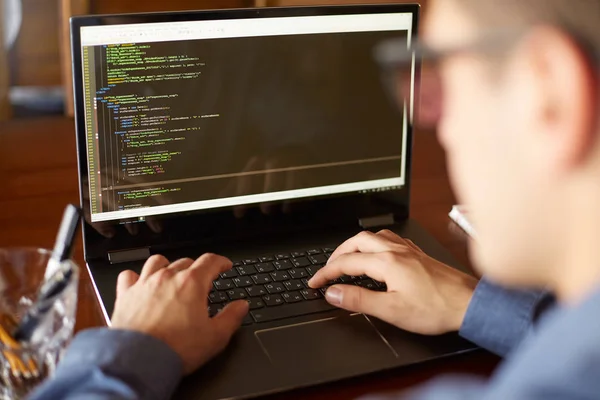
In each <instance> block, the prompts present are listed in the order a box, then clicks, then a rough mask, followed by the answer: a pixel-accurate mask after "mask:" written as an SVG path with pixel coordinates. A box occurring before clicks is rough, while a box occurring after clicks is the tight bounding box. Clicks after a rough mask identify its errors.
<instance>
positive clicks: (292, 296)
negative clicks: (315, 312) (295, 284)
mask: <svg viewBox="0 0 600 400" xmlns="http://www.w3.org/2000/svg"><path fill="white" fill-rule="evenodd" d="M281 297H283V299H284V300H285V302H286V303H297V302H299V301H302V300H304V297H302V295H301V294H300V292H286V293H283V294H282V295H281Z"/></svg>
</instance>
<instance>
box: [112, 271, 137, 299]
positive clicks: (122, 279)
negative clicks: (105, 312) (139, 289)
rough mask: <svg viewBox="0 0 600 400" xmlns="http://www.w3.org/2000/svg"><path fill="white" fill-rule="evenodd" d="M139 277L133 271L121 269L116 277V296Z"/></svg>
mask: <svg viewBox="0 0 600 400" xmlns="http://www.w3.org/2000/svg"><path fill="white" fill-rule="evenodd" d="M139 278H140V276H139V275H138V274H136V273H135V272H133V271H129V270H127V271H123V272H121V273H120V274H119V277H118V278H117V298H118V297H119V296H122V295H123V293H125V291H126V290H127V289H129V288H130V287H132V286H133V285H134V284H135V283H136V282H137V281H138V279H139Z"/></svg>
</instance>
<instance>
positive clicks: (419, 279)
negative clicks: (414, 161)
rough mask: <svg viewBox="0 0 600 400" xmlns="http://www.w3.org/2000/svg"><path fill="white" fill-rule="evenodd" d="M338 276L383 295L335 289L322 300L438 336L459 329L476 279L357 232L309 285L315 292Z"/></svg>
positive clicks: (403, 244) (396, 240) (398, 242)
mask: <svg viewBox="0 0 600 400" xmlns="http://www.w3.org/2000/svg"><path fill="white" fill-rule="evenodd" d="M342 275H351V276H359V275H367V276H369V277H370V278H372V279H375V280H376V281H380V282H385V283H386V284H387V293H382V292H375V291H370V290H367V289H363V288H360V287H358V286H349V285H335V286H332V287H331V288H329V289H328V290H327V292H326V296H325V297H326V298H327V301H329V302H330V303H331V304H333V305H336V306H338V307H341V308H344V309H347V310H349V311H354V312H360V313H364V314H369V315H372V316H374V317H377V318H379V319H381V320H384V321H386V322H389V323H391V324H393V325H396V326H397V327H399V328H402V329H405V330H408V331H411V332H415V333H420V334H425V335H438V334H443V333H447V332H452V331H457V330H458V329H460V326H461V324H462V321H463V319H464V316H465V313H466V311H467V307H468V305H469V302H470V300H471V297H472V295H473V290H474V289H475V286H476V285H477V280H476V279H475V278H473V277H471V276H469V275H467V274H464V273H462V272H460V271H457V270H455V269H453V268H451V267H449V266H447V265H444V264H442V263H440V262H439V261H436V260H434V259H433V258H431V257H429V256H427V255H426V254H425V253H424V252H423V251H422V250H421V249H419V248H418V247H417V246H416V245H415V244H414V243H412V242H411V241H410V240H407V239H402V238H401V237H399V236H397V235H396V234H394V233H393V232H391V231H388V230H384V231H381V232H379V233H377V234H374V233H371V232H362V233H360V234H358V235H356V236H355V237H353V238H352V239H349V240H348V241H346V242H345V243H343V244H342V245H341V246H340V247H338V248H337V250H336V251H335V252H334V253H333V254H332V255H331V257H330V259H329V262H328V263H327V265H326V266H325V267H323V268H322V269H321V270H319V271H318V272H317V273H316V274H315V276H314V277H313V278H312V279H311V280H310V282H309V284H310V286H311V287H312V288H318V287H321V286H324V285H325V284H327V282H329V281H331V280H334V279H336V278H338V277H340V276H342Z"/></svg>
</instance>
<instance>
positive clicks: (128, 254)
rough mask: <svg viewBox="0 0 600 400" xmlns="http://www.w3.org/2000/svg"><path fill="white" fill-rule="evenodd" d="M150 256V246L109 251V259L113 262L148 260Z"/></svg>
mask: <svg viewBox="0 0 600 400" xmlns="http://www.w3.org/2000/svg"><path fill="white" fill-rule="evenodd" d="M148 257H150V247H141V248H138V249H129V250H120V251H111V252H109V253H108V261H109V262H110V263H111V264H120V263H124V262H131V261H141V260H146V259H147V258H148Z"/></svg>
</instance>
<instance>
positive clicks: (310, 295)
mask: <svg viewBox="0 0 600 400" xmlns="http://www.w3.org/2000/svg"><path fill="white" fill-rule="evenodd" d="M300 294H301V295H302V297H304V298H305V299H306V300H316V299H320V298H321V297H323V295H321V292H319V291H318V290H315V289H304V290H301V291H300Z"/></svg>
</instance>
